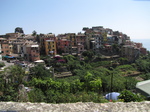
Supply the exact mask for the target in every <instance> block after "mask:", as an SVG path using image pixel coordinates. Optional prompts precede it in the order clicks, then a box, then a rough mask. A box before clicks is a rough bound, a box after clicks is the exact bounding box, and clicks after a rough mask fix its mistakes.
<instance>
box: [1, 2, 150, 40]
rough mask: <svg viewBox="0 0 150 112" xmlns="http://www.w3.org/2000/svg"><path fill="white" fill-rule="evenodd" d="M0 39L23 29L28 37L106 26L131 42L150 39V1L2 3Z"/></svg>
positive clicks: (76, 31)
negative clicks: (129, 38) (33, 32)
mask: <svg viewBox="0 0 150 112" xmlns="http://www.w3.org/2000/svg"><path fill="white" fill-rule="evenodd" d="M0 5H1V7H0V35H2V34H5V33H11V32H14V29H15V28H16V27H22V28H23V30H24V33H25V34H31V33H32V31H33V30H35V31H37V33H45V34H46V33H50V32H52V33H54V34H56V35H57V34H60V33H78V32H81V31H82V28H83V27H92V26H104V28H111V29H113V30H114V31H117V30H118V31H120V32H123V33H125V34H127V35H128V36H130V37H131V39H132V38H133V39H144V38H147V39H150V1H142V0H141V1H139V0H0Z"/></svg>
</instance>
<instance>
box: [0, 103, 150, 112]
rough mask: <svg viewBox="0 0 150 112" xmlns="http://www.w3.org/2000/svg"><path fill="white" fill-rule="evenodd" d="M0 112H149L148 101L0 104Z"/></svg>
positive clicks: (149, 105) (149, 104)
mask: <svg viewBox="0 0 150 112" xmlns="http://www.w3.org/2000/svg"><path fill="white" fill-rule="evenodd" d="M0 112H150V101H145V102H130V103H123V102H116V103H112V102H110V103H93V102H86V103H82V102H77V103H67V104H47V103H30V102H27V103H18V102H0Z"/></svg>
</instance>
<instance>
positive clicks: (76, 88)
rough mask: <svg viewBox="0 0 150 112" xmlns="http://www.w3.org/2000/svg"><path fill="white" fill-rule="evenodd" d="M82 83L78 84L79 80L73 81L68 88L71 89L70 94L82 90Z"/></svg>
mask: <svg viewBox="0 0 150 112" xmlns="http://www.w3.org/2000/svg"><path fill="white" fill-rule="evenodd" d="M83 84H84V83H83V82H80V80H79V79H76V80H74V81H73V82H71V84H70V88H71V92H72V93H76V92H80V91H82V89H83Z"/></svg>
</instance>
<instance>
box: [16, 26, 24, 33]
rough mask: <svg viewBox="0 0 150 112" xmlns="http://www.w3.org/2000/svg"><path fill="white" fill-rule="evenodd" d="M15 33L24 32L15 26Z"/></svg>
mask: <svg viewBox="0 0 150 112" xmlns="http://www.w3.org/2000/svg"><path fill="white" fill-rule="evenodd" d="M15 33H24V31H23V29H22V28H20V27H17V28H15Z"/></svg>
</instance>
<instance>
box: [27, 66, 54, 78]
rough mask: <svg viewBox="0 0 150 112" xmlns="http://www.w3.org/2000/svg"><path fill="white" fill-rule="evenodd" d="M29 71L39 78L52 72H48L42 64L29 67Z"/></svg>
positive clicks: (46, 76)
mask: <svg viewBox="0 0 150 112" xmlns="http://www.w3.org/2000/svg"><path fill="white" fill-rule="evenodd" d="M30 73H31V74H32V77H35V78H39V79H45V78H48V77H52V73H50V71H49V70H47V69H46V68H45V66H44V65H43V64H38V65H37V66H35V67H33V68H30Z"/></svg>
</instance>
